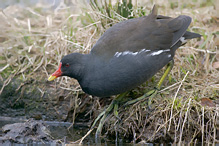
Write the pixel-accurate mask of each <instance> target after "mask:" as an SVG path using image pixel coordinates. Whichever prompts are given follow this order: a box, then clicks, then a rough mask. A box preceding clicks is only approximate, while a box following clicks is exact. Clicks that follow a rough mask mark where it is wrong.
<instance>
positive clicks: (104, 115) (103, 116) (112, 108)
mask: <svg viewBox="0 0 219 146" xmlns="http://www.w3.org/2000/svg"><path fill="white" fill-rule="evenodd" d="M127 93H128V92H125V93H122V94H120V95H118V96H117V97H116V98H115V99H113V101H112V102H111V104H110V105H109V107H108V108H107V109H105V110H104V111H103V112H102V113H100V114H99V115H98V117H97V118H96V119H95V121H94V123H93V124H92V126H91V129H93V128H94V127H95V125H96V123H97V121H99V120H100V122H99V125H98V128H97V131H96V135H95V137H96V138H98V137H99V136H100V134H101V131H102V128H103V125H104V123H105V120H106V118H107V117H108V116H109V114H110V113H111V112H112V111H113V113H114V115H115V116H116V117H117V118H118V119H120V118H119V116H118V111H117V110H118V106H119V105H118V104H119V103H120V101H121V100H122V98H123V97H124V96H125V95H126V94H127Z"/></svg>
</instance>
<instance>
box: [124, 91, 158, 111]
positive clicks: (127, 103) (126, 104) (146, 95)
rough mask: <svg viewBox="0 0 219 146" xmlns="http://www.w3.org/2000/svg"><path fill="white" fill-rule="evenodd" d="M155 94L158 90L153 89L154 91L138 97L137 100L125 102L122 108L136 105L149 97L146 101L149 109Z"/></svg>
mask: <svg viewBox="0 0 219 146" xmlns="http://www.w3.org/2000/svg"><path fill="white" fill-rule="evenodd" d="M157 93H158V89H157V88H155V89H153V90H151V91H149V92H147V93H145V94H144V95H142V96H140V97H138V98H136V99H134V100H131V101H128V102H126V103H125V104H124V106H128V105H131V104H134V103H137V102H139V101H142V100H144V99H146V98H148V97H149V99H148V106H149V107H150V106H151V103H152V99H153V98H154V96H155V95H157Z"/></svg>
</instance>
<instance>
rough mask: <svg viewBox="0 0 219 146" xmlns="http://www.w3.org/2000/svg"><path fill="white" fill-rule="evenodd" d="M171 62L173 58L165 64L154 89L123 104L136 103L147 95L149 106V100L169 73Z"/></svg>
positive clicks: (171, 66)
mask: <svg viewBox="0 0 219 146" xmlns="http://www.w3.org/2000/svg"><path fill="white" fill-rule="evenodd" d="M173 64H174V61H173V60H172V61H170V62H169V63H168V64H167V69H166V70H165V72H164V74H163V76H162V77H161V78H160V81H159V82H158V84H157V86H156V88H155V89H154V90H151V91H149V92H147V93H145V94H144V95H142V96H141V97H138V98H136V99H134V100H131V101H128V102H126V103H125V104H124V106H126V105H130V104H134V103H136V102H138V101H141V100H143V99H145V98H146V97H149V101H148V105H149V107H150V105H151V101H152V99H153V97H154V96H155V95H156V94H157V92H158V90H160V87H161V85H162V84H163V81H164V80H165V78H166V77H167V76H168V74H169V73H170V71H171V70H172V68H173Z"/></svg>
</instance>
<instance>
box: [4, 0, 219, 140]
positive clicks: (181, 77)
mask: <svg viewBox="0 0 219 146" xmlns="http://www.w3.org/2000/svg"><path fill="white" fill-rule="evenodd" d="M134 3H135V2H134ZM155 3H156V4H158V6H159V14H162V15H168V16H172V17H175V16H178V15H180V14H185V15H189V16H191V17H192V18H193V22H192V24H191V26H190V27H189V30H190V31H194V32H198V33H200V34H201V35H203V37H202V38H201V40H196V39H194V40H191V41H190V42H189V43H187V44H186V45H185V46H183V47H181V48H182V49H178V51H177V53H176V56H175V65H174V68H173V70H172V71H171V74H170V76H169V82H168V81H167V80H166V81H165V83H164V86H163V88H165V87H166V88H165V89H163V90H162V91H161V92H160V95H162V96H157V97H156V99H154V103H153V107H152V109H149V108H148V107H147V104H142V103H137V104H135V105H133V106H130V107H127V108H125V109H123V110H121V111H120V112H119V114H120V116H121V117H122V119H123V120H122V122H118V121H117V120H116V119H114V118H112V120H109V122H107V124H106V128H105V129H107V130H106V131H107V132H108V133H111V134H113V135H115V132H116V131H119V133H120V136H122V137H123V136H124V137H126V138H129V139H133V140H134V141H143V140H145V141H152V142H154V141H160V140H163V141H172V142H182V141H183V142H196V141H202V142H211V143H215V142H218V139H216V136H217V134H218V133H216V131H218V97H219V80H218V79H219V71H218V64H219V52H218V49H217V47H218V42H219V37H218V14H217V11H218V7H217V6H216V1H205V2H202V1H201V0H197V1H196V2H181V1H179V2H178V1H169V2H166V1H157V2H155ZM152 5H153V4H152V3H150V2H143V1H142V2H141V1H140V2H139V4H138V6H135V9H139V7H140V6H142V8H141V10H142V9H143V11H144V12H145V13H146V14H148V13H149V12H150V9H151V8H152ZM137 12H139V11H134V15H133V16H135V17H137V16H138V15H139V14H138V13H137ZM112 14H113V16H114V17H113V18H110V17H109V16H108V15H107V13H106V12H105V11H104V12H102V13H101V12H100V11H97V10H94V9H91V8H89V6H87V5H85V4H78V5H77V7H76V8H75V9H74V11H73V10H72V9H68V7H67V6H66V7H64V8H63V9H55V10H52V9H46V10H44V9H43V8H42V6H40V7H37V6H36V7H27V8H21V7H18V6H10V7H8V8H6V9H4V10H2V12H1V13H0V20H1V23H0V28H1V31H0V32H1V33H0V80H1V82H2V86H1V88H0V95H1V93H3V92H4V88H5V87H6V86H7V85H8V84H10V83H11V82H12V81H13V80H14V79H16V80H19V81H20V82H21V83H20V87H19V88H18V90H19V89H20V88H22V87H23V86H25V85H26V84H29V83H30V81H32V80H34V81H38V82H37V85H36V88H37V90H39V92H41V93H42V96H43V95H44V94H51V95H53V94H54V93H57V94H58V95H57V96H64V97H65V99H66V100H67V99H68V98H69V97H71V101H72V102H71V106H72V109H73V111H74V112H73V118H74V119H75V117H76V116H77V114H78V112H79V111H81V110H82V108H84V105H85V103H84V102H89V103H86V104H89V105H93V106H89V109H87V108H86V109H84V110H85V111H86V112H87V115H93V117H92V116H91V117H92V118H91V120H93V118H94V117H95V115H97V114H98V111H97V109H103V108H104V107H103V106H105V105H106V104H102V102H103V100H104V99H101V100H100V99H98V98H93V97H91V96H88V97H87V96H86V99H85V97H83V96H81V98H80V96H78V95H84V93H83V92H82V91H81V89H80V87H79V85H78V83H77V82H76V81H75V80H74V79H70V78H68V77H62V78H59V79H57V80H56V83H55V82H53V83H47V82H46V80H47V78H48V76H49V74H51V73H52V72H53V71H54V70H55V69H56V68H57V67H58V64H59V61H60V60H61V58H62V57H63V56H64V55H66V54H69V53H72V52H81V53H88V52H89V51H90V49H91V48H92V46H93V45H94V44H95V42H96V41H97V39H98V38H99V37H100V36H101V34H102V33H103V32H104V31H105V29H106V28H109V27H110V26H111V25H112V24H115V23H117V22H119V21H121V20H124V19H126V18H123V17H121V16H120V15H119V14H118V13H117V12H116V11H112ZM162 73H163V71H160V72H159V73H158V74H157V75H156V76H155V78H153V80H151V81H149V82H148V83H146V84H144V85H142V86H141V87H139V88H138V90H134V91H133V93H134V96H137V95H140V94H142V93H143V91H145V90H150V89H152V87H153V86H154V85H155V83H156V82H157V81H158V79H159V77H161V75H162ZM39 82H40V83H39ZM34 83H36V82H34ZM149 87H150V88H149ZM59 89H61V90H59ZM63 92H65V94H64V95H63ZM130 95H133V94H130ZM52 98H57V97H52ZM202 98H210V99H211V100H213V101H214V103H215V106H214V107H208V106H202V105H201V103H200V100H201V99H202ZM84 100H86V101H84ZM107 100H109V99H107ZM91 102H93V103H91ZM146 102H147V100H146ZM130 113H131V114H130ZM113 119H114V120H113ZM73 121H74V120H73ZM115 125H116V126H115Z"/></svg>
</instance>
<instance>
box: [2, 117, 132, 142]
mask: <svg viewBox="0 0 219 146" xmlns="http://www.w3.org/2000/svg"><path fill="white" fill-rule="evenodd" d="M23 122H25V120H24V118H10V117H0V128H2V127H3V126H4V125H6V124H13V123H23ZM45 124H46V125H48V129H49V131H50V132H51V136H52V137H53V138H54V139H55V140H57V141H58V140H60V141H62V143H56V142H48V143H42V142H31V143H27V144H18V143H14V142H10V141H6V142H4V143H0V145H13V146H24V145H33V146H39V145H61V144H65V143H68V142H74V141H76V140H78V139H80V138H82V137H83V136H84V135H85V134H86V132H87V131H88V127H87V126H86V125H83V124H81V123H76V124H75V125H74V126H73V127H72V126H71V123H69V122H57V121H45ZM70 126H71V128H69V127H70ZM2 135H3V131H2V129H0V137H1V136H2ZM83 144H85V145H124V146H129V145H133V144H131V143H127V142H124V140H122V139H120V140H118V141H117V142H116V141H115V140H112V139H110V140H109V139H107V138H102V139H101V140H96V139H95V137H94V135H93V134H91V135H89V136H88V137H87V138H86V139H85V140H84V142H83Z"/></svg>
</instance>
